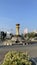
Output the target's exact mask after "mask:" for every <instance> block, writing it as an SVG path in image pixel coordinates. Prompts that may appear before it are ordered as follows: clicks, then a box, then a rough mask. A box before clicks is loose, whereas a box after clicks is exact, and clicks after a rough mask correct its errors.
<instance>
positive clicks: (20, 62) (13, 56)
mask: <svg viewBox="0 0 37 65" xmlns="http://www.w3.org/2000/svg"><path fill="white" fill-rule="evenodd" d="M2 65H31V62H30V61H29V56H28V54H27V53H24V52H17V51H10V52H8V53H7V54H6V55H5V58H4V62H3V64H2Z"/></svg>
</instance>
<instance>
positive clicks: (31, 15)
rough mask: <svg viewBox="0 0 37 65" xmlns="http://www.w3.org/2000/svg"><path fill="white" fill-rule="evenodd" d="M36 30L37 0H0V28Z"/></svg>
mask: <svg viewBox="0 0 37 65" xmlns="http://www.w3.org/2000/svg"><path fill="white" fill-rule="evenodd" d="M16 23H19V24H20V27H21V28H20V30H21V31H22V32H23V30H24V29H25V28H28V30H29V31H33V30H37V0H0V29H1V28H2V29H5V30H6V29H13V31H14V32H15V24H16Z"/></svg>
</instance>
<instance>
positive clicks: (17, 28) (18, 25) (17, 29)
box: [16, 24, 20, 36]
mask: <svg viewBox="0 0 37 65" xmlns="http://www.w3.org/2000/svg"><path fill="white" fill-rule="evenodd" d="M19 28H20V24H16V35H17V36H18V35H19Z"/></svg>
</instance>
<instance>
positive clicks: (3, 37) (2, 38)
mask: <svg viewBox="0 0 37 65" xmlns="http://www.w3.org/2000/svg"><path fill="white" fill-rule="evenodd" d="M5 37H6V33H4V32H3V31H1V40H4V39H5Z"/></svg>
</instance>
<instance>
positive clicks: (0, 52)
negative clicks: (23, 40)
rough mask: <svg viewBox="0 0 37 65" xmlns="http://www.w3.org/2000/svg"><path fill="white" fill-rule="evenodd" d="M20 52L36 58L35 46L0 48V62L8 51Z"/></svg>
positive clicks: (36, 50)
mask: <svg viewBox="0 0 37 65" xmlns="http://www.w3.org/2000/svg"><path fill="white" fill-rule="evenodd" d="M11 50H12V51H16V50H17V51H22V52H27V53H28V55H29V56H30V57H32V58H36V57H37V44H32V45H31V44H30V45H24V46H23V45H13V46H0V62H1V61H2V60H3V58H4V56H5V54H6V53H7V52H8V51H11Z"/></svg>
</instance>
